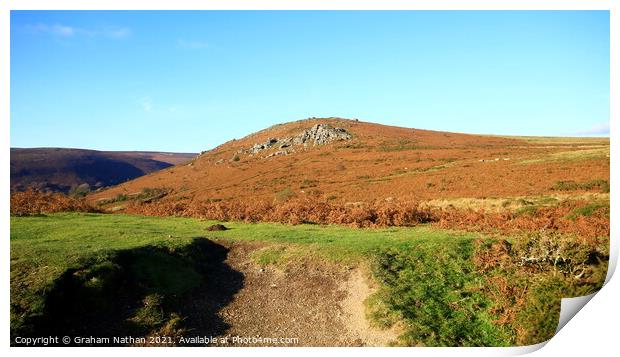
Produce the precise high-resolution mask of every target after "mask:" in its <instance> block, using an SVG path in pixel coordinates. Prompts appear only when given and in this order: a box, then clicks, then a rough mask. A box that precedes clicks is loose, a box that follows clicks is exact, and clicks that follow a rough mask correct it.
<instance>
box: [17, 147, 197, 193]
mask: <svg viewBox="0 0 620 357" xmlns="http://www.w3.org/2000/svg"><path fill="white" fill-rule="evenodd" d="M195 156H196V154H193V153H168V152H147V151H96V150H83V149H66V148H11V191H23V190H26V189H28V188H30V187H32V188H35V189H39V190H44V191H58V192H65V193H67V192H70V191H72V190H73V191H76V190H77V191H80V192H82V193H84V192H86V191H90V190H93V191H94V190H96V189H98V188H103V187H107V186H112V185H117V184H119V183H123V182H125V181H128V180H131V179H134V178H136V177H140V176H143V175H145V174H148V173H151V172H155V171H158V170H161V169H164V168H167V167H170V166H173V165H177V164H181V163H184V162H187V161H189V160H191V159H192V158H194V157H195Z"/></svg>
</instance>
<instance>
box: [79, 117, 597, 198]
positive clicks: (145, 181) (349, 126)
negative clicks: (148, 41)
mask: <svg viewBox="0 0 620 357" xmlns="http://www.w3.org/2000/svg"><path fill="white" fill-rule="evenodd" d="M596 180H607V181H608V180H609V139H608V138H543V137H501V136H489V135H470V134H459V133H451V132H440V131H431V130H422V129H413V128H403V127H395V126H387V125H380V124H375V123H368V122H363V121H358V120H348V119H341V118H316V119H315V118H312V119H306V120H300V121H295V122H290V123H285V124H279V125H275V126H272V127H270V128H267V129H264V130H261V131H259V132H257V133H254V134H251V135H248V136H246V137H244V138H241V139H237V140H231V141H228V142H226V143H224V144H222V145H220V146H218V147H216V148H214V149H213V150H209V151H206V152H203V153H202V154H201V155H199V156H198V157H197V158H196V159H195V160H192V161H191V162H189V163H187V164H185V165H179V166H176V167H174V168H168V169H164V170H161V171H158V172H155V173H152V174H149V175H145V176H141V177H139V178H137V179H135V180H131V181H129V182H125V183H123V184H120V185H118V186H114V187H111V188H110V189H106V190H102V191H101V192H97V193H95V194H92V195H89V196H88V199H89V200H92V201H99V200H109V199H113V198H114V197H117V196H118V195H128V196H131V195H138V194H140V193H141V192H143V191H144V190H148V189H165V190H166V192H168V194H167V195H166V197H165V198H163V200H164V201H166V200H171V201H174V202H184V201H187V202H190V201H198V202H200V201H205V202H213V201H236V200H241V201H244V200H245V201H247V200H253V199H259V200H267V201H273V200H277V201H282V200H286V199H287V198H288V197H294V196H296V197H315V198H317V199H319V200H325V201H329V202H341V203H350V204H355V203H357V202H363V201H371V200H391V199H412V200H436V199H452V200H454V199H459V198H476V199H483V198H493V197H519V196H531V195H554V194H557V193H558V192H562V191H561V190H560V191H558V185H560V184H561V183H562V182H575V183H577V184H576V185H577V186H575V187H580V186H579V185H580V184H582V183H588V182H595V181H596ZM596 182H598V181H596ZM584 187H585V186H584Z"/></svg>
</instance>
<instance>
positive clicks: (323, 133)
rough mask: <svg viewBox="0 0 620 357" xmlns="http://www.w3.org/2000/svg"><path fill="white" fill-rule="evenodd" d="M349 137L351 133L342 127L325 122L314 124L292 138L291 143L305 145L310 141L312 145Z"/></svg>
mask: <svg viewBox="0 0 620 357" xmlns="http://www.w3.org/2000/svg"><path fill="white" fill-rule="evenodd" d="M349 139H351V134H349V133H348V132H347V131H346V130H344V129H343V128H332V127H330V126H329V125H327V124H316V125H315V126H313V127H312V128H310V129H307V130H304V132H303V133H301V134H299V135H297V136H296V137H295V138H293V144H296V145H299V144H304V145H307V144H309V143H312V144H313V145H323V144H328V143H331V142H332V141H340V140H349Z"/></svg>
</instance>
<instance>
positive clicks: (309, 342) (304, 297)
mask: <svg viewBox="0 0 620 357" xmlns="http://www.w3.org/2000/svg"><path fill="white" fill-rule="evenodd" d="M227 246H228V247H229V249H230V251H229V253H228V258H227V260H226V263H227V264H228V265H229V266H230V267H231V268H232V269H234V270H236V271H238V272H240V273H242V274H243V287H242V288H241V290H239V291H238V292H237V293H236V294H235V295H234V297H233V298H232V301H231V302H230V303H229V304H227V305H226V306H225V307H223V308H222V309H221V310H220V311H219V316H220V317H221V319H222V320H223V321H224V322H225V324H227V325H228V326H229V328H228V329H227V331H226V333H225V334H226V335H230V336H240V337H242V338H252V337H261V338H297V339H298V341H297V342H295V341H293V340H283V341H280V342H279V343H277V344H274V343H252V341H251V340H247V339H246V340H245V341H243V342H238V343H233V345H240V346H248V345H249V346H256V345H259V346H260V345H281V346H386V345H388V343H389V342H390V341H391V340H393V339H395V338H396V334H395V333H394V332H393V331H380V330H377V329H373V328H371V327H370V325H369V324H368V322H367V320H366V318H365V312H364V304H363V302H364V300H365V299H366V297H368V295H369V294H371V293H372V291H371V289H370V287H369V286H368V284H367V281H366V278H365V277H364V275H363V274H362V273H361V272H360V271H358V270H348V269H347V268H345V267H341V266H336V265H333V264H328V263H325V262H315V261H299V262H295V263H293V264H289V265H287V266H286V267H284V268H275V267H273V266H267V267H265V268H261V267H260V266H259V265H258V264H256V263H255V262H254V261H252V259H251V258H250V255H251V253H252V252H253V251H255V250H257V249H260V248H261V244H258V243H228V244H227ZM254 341H256V340H254Z"/></svg>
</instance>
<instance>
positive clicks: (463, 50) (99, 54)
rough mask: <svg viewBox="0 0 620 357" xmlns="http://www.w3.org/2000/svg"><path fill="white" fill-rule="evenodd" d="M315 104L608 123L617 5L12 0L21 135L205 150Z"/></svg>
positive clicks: (325, 108)
mask: <svg viewBox="0 0 620 357" xmlns="http://www.w3.org/2000/svg"><path fill="white" fill-rule="evenodd" d="M310 116H317V117H322V116H340V117H348V118H359V119H360V120H364V121H371V122H377V123H383V124H390V125H398V126H406V127H414V128H424V129H435V130H446V131H454V132H467V133H487V134H520V135H597V134H599V135H600V134H602V135H607V134H608V133H609V12H607V11H517V12H515V11H433V12H427V11H396V12H392V11H372V12H363V11H333V12H327V11H325V12H322V11H313V12H290V11H274V12H251V11H247V12H235V11H231V12H217V11H209V12H205V11H202V12H201V11H194V12H180V11H177V12H172V11H170V12H166V11H163V12H155V11H137V12H128V11H126V12H98V11H95V12H83V11H35V12H31V11H12V13H11V146H16V147H35V146H59V147H80V148H91V149H100V150H159V151H186V152H198V151H201V150H206V149H210V148H212V147H214V146H216V145H219V144H221V143H223V142H225V141H228V140H230V139H232V138H240V137H242V136H244V135H247V134H249V133H252V132H254V131H257V130H260V129H263V128H265V127H267V126H270V125H272V124H276V123H281V122H287V121H291V120H298V119H302V118H306V117H310Z"/></svg>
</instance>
